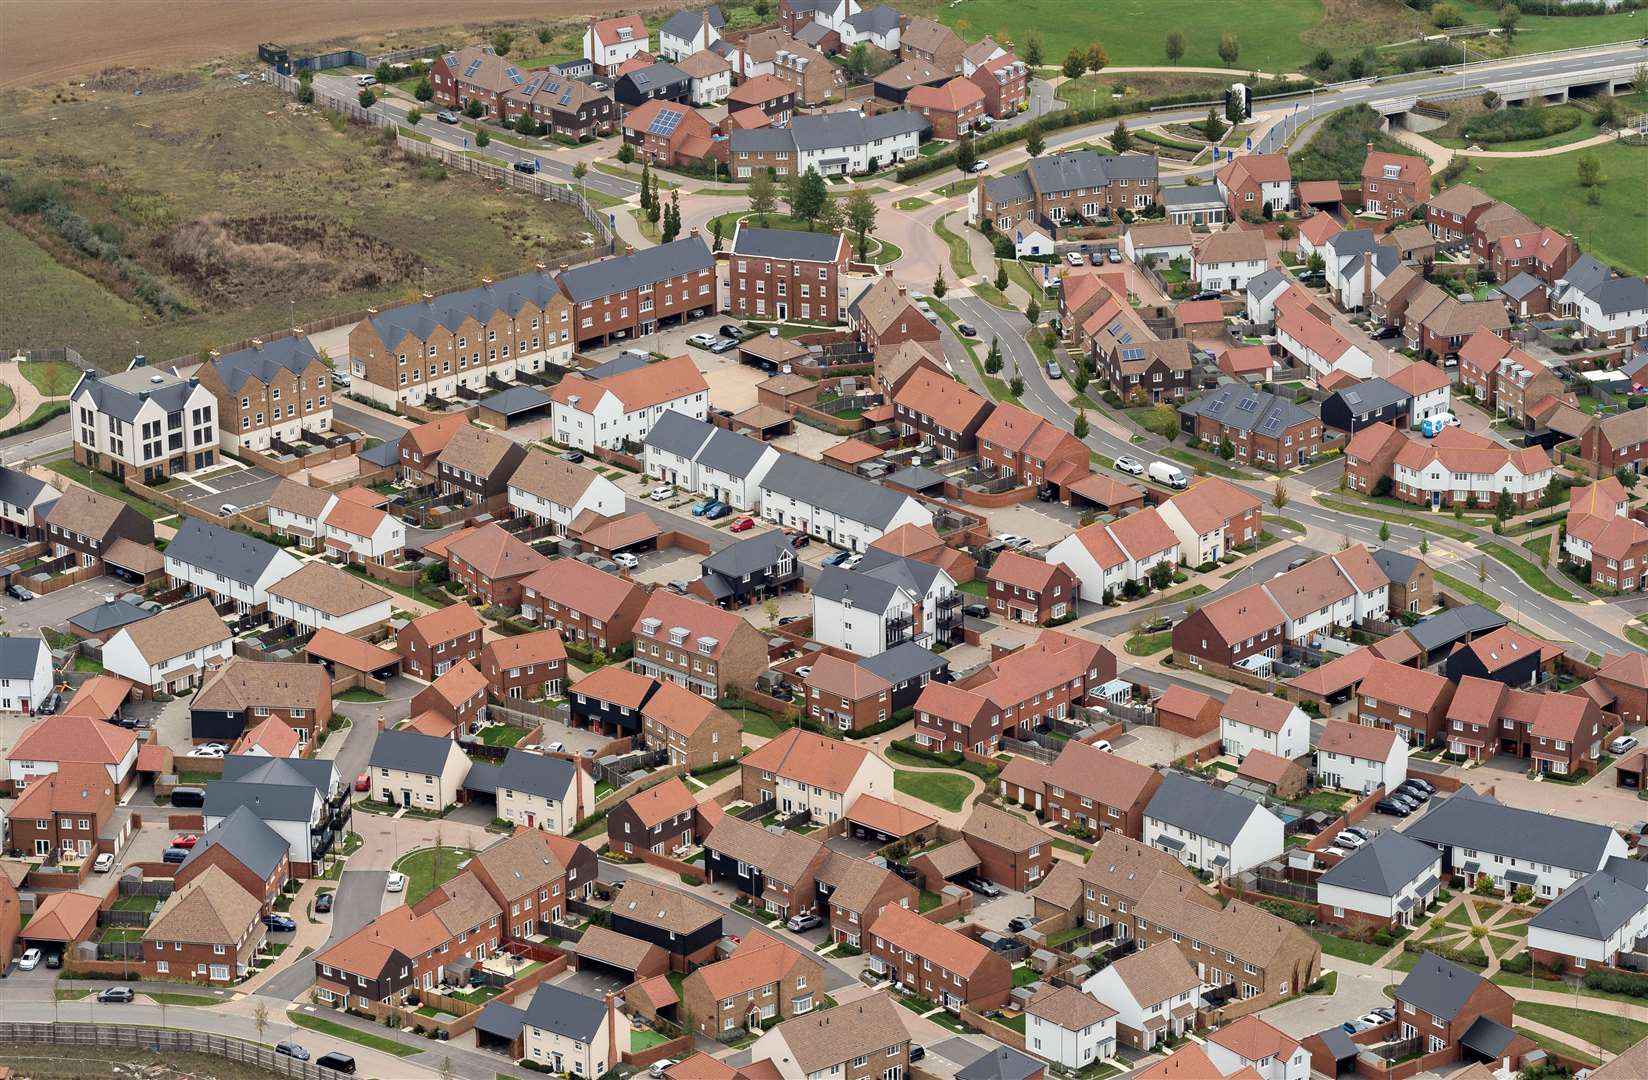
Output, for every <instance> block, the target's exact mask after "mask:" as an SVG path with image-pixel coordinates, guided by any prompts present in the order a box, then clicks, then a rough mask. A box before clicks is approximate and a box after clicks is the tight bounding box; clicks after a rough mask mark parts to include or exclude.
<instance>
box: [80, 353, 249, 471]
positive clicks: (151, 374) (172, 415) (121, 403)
mask: <svg viewBox="0 0 1648 1080" xmlns="http://www.w3.org/2000/svg"><path fill="white" fill-rule="evenodd" d="M69 412H70V423H69V430H70V431H71V432H72V433H73V436H74V460H75V461H76V462H78V463H79V464H81V465H84V466H86V467H87V468H89V469H95V470H97V471H99V472H106V473H109V474H110V475H112V476H113V477H114V478H115V479H117V480H124V479H125V478H126V477H127V476H130V477H131V478H132V479H134V480H139V481H142V482H143V483H146V484H152V483H155V482H156V481H160V480H164V479H166V478H167V477H169V476H174V475H177V474H179V473H188V472H195V471H196V470H199V469H207V468H210V467H211V466H213V465H215V464H216V463H217V445H218V403H217V398H216V397H214V396H213V394H212V391H210V390H209V389H207V388H206V387H204V386H202V385H201V382H200V380H199V379H197V378H194V377H192V376H191V377H190V378H187V379H185V378H183V377H182V376H180V375H178V374H177V372H176V371H161V370H160V369H158V368H151V367H149V366H147V365H146V364H145V363H144V362H143V358H142V357H139V358H138V359H136V360H134V361H133V362H132V366H131V367H129V368H127V369H126V370H125V371H122V372H120V373H119V374H117V375H104V374H102V373H101V372H98V371H96V370H88V371H86V372H84V373H82V375H81V376H80V381H79V382H78V383H77V384H75V388H74V390H73V392H71V393H70V395H69Z"/></svg>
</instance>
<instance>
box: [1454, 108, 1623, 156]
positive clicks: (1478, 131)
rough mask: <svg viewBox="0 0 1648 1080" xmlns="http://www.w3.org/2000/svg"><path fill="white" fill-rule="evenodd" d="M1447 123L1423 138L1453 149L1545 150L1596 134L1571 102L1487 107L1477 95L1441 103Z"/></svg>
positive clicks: (1581, 112) (1594, 129)
mask: <svg viewBox="0 0 1648 1080" xmlns="http://www.w3.org/2000/svg"><path fill="white" fill-rule="evenodd" d="M1443 107H1444V108H1445V109H1446V110H1447V112H1448V122H1447V123H1446V124H1444V125H1442V126H1441V127H1439V128H1437V129H1436V130H1435V131H1427V132H1426V133H1425V137H1426V138H1427V139H1430V140H1431V141H1432V142H1435V143H1439V144H1440V145H1442V146H1450V147H1453V148H1455V149H1459V148H1461V147H1467V146H1480V147H1481V148H1482V149H1484V150H1495V151H1517V150H1544V149H1547V148H1549V147H1552V146H1566V145H1567V144H1568V143H1571V142H1578V141H1579V140H1580V139H1588V138H1590V137H1591V136H1592V135H1595V134H1597V129H1596V128H1595V127H1593V126H1592V125H1591V124H1590V123H1589V122H1588V121H1589V117H1587V116H1586V114H1585V113H1584V112H1583V111H1582V110H1580V109H1579V108H1577V107H1575V106H1573V105H1552V106H1549V107H1539V106H1535V107H1533V108H1514V109H1498V110H1493V109H1489V108H1488V107H1487V106H1486V105H1484V104H1483V103H1482V99H1481V98H1479V97H1469V98H1459V99H1457V100H1454V101H1448V102H1445V103H1444V104H1443Z"/></svg>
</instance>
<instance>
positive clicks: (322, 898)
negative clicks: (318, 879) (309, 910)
mask: <svg viewBox="0 0 1648 1080" xmlns="http://www.w3.org/2000/svg"><path fill="white" fill-rule="evenodd" d="M332 896H333V894H332V893H329V892H325V893H321V894H320V895H319V896H317V897H315V913H316V914H317V915H324V914H326V913H327V912H328V911H331V910H332Z"/></svg>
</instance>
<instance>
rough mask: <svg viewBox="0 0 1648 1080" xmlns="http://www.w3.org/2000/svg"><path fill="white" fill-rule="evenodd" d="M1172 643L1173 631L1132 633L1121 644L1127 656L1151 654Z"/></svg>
mask: <svg viewBox="0 0 1648 1080" xmlns="http://www.w3.org/2000/svg"><path fill="white" fill-rule="evenodd" d="M1172 644H1173V631H1171V630H1163V631H1162V632H1161V633H1158V634H1134V635H1133V636H1132V637H1130V638H1128V639H1127V642H1126V643H1125V644H1124V645H1123V646H1122V647H1123V648H1124V649H1126V650H1127V654H1128V655H1129V656H1153V655H1155V654H1156V653H1159V652H1161V651H1162V650H1163V649H1165V648H1167V647H1168V646H1169V645H1172Z"/></svg>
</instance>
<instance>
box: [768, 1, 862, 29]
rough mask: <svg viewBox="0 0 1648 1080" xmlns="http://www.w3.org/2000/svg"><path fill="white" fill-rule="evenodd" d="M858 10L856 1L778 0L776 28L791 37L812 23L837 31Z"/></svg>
mask: <svg viewBox="0 0 1648 1080" xmlns="http://www.w3.org/2000/svg"><path fill="white" fill-rule="evenodd" d="M860 10H861V9H860V7H859V4H858V0H778V11H777V15H778V26H779V29H781V30H782V31H783V32H784V33H786V34H791V35H793V34H795V33H797V32H799V31H800V30H802V29H803V28H804V27H806V25H807V24H808V23H812V22H817V23H819V24H820V25H822V26H824V27H827V28H828V29H831V30H839V29H840V28H841V27H842V26H843V25H845V24H846V21H847V19H848V18H849V17H851V16H853V15H856V14H858V13H859V11H860Z"/></svg>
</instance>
